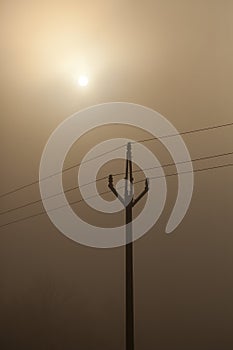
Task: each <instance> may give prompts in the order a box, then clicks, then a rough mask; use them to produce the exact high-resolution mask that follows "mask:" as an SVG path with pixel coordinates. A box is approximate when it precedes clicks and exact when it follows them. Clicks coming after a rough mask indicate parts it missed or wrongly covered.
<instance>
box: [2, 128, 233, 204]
mask: <svg viewBox="0 0 233 350" xmlns="http://www.w3.org/2000/svg"><path fill="white" fill-rule="evenodd" d="M232 125H233V122H231V123H225V124H219V125H214V126H208V127H204V128H199V129H193V130H188V131H183V132H180V133H177V134H171V135H163V136H160V137H152V138H148V139H142V140H138V141H134V142H132V143H144V142H147V141H148V142H149V141H152V140H160V139H163V138H169V137H175V136H179V135H187V134H192V133H197V132H202V131H209V130H214V129H219V128H223V127H229V126H232ZM123 147H125V145H122V146H119V147H116V148H113V149H111V150H109V151H106V152H104V153H101V154H99V155H97V156H96V157H93V158H90V159H88V160H86V161H84V162H80V163H77V164H74V165H72V166H69V167H67V168H65V169H63V170H62V171H59V172H56V173H53V174H51V175H49V176H46V177H45V178H42V179H40V180H35V181H32V182H30V183H28V184H25V185H22V186H20V187H18V188H15V189H13V190H11V191H8V192H5V193H2V194H0V198H3V197H5V196H8V195H10V194H13V193H15V192H18V191H20V190H23V189H25V188H27V187H30V186H33V185H36V184H38V183H39V182H41V181H45V180H47V179H49V178H51V177H53V176H57V175H59V174H61V173H64V172H66V171H69V170H71V169H74V168H76V167H79V166H80V165H81V164H85V163H88V162H91V161H93V160H95V159H97V158H100V157H103V156H104V155H106V154H109V153H112V152H114V151H116V150H118V149H121V148H123Z"/></svg>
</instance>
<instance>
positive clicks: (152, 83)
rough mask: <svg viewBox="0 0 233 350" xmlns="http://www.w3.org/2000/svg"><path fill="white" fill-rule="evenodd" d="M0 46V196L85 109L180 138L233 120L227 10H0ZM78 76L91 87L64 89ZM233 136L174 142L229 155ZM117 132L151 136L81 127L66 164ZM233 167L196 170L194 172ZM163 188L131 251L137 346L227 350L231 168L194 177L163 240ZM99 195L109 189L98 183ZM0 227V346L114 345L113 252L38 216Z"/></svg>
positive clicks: (150, 5)
mask: <svg viewBox="0 0 233 350" xmlns="http://www.w3.org/2000/svg"><path fill="white" fill-rule="evenodd" d="M0 37H1V39H0V40H1V57H0V76H1V93H0V100H1V101H0V102H1V104H0V106H1V148H0V152H1V184H0V193H4V192H6V191H10V190H11V189H14V188H17V187H18V186H21V185H24V184H26V183H29V182H31V181H34V180H36V179H38V170H39V163H40V158H41V154H42V151H43V148H44V146H45V144H46V142H47V140H48V138H49V136H50V134H51V133H52V131H53V130H54V129H55V128H56V127H57V126H58V125H59V124H60V123H61V122H62V121H63V120H65V119H66V118H67V117H68V116H70V115H71V114H73V113H75V112H76V111H78V110H80V109H82V108H85V107H88V106H92V105H94V104H99V103H103V102H111V101H126V102H133V103H137V104H141V105H145V106H148V107H150V108H153V109H155V110H156V111H158V112H160V113H161V114H162V115H164V116H165V117H166V118H167V119H168V120H170V121H171V122H172V123H173V125H174V126H175V127H176V128H177V129H178V130H179V131H186V130H191V129H196V128H202V127H206V126H211V125H218V124H222V123H229V122H232V120H233V119H232V116H233V113H232V112H233V99H232V91H233V2H232V1H230V0H205V1H203V0H202V1H201V0H195V1H194V0H189V1H185V0H175V1H174V0H151V1H148V0H146V1H138V0H134V1H122V0H118V1H94V0H92V1H88V0H87V1H85V2H84V1H71V0H66V1H63V0H61V1H29V0H19V1H16V0H1V1H0ZM83 70H85V71H86V72H87V73H88V75H89V78H90V84H89V86H88V87H87V88H86V89H81V88H79V87H78V86H77V85H76V84H75V82H74V77H75V76H76V75H77V74H79V73H80V72H82V71H83ZM232 131H233V128H225V129H218V130H215V131H211V132H204V133H198V134H193V135H186V136H185V137H184V140H185V142H186V144H187V147H188V149H189V151H190V154H191V157H192V158H197V157H202V156H206V155H207V156H208V155H212V154H216V153H223V152H230V151H233V138H232ZM122 136H124V137H131V138H134V139H141V138H145V137H149V135H148V134H146V133H145V132H143V131H141V130H137V129H133V128H126V127H116V128H115V127H114V128H113V127H110V126H109V127H103V128H99V129H96V130H93V131H91V132H90V133H89V134H87V135H85V136H84V137H83V138H82V139H81V140H80V142H78V143H77V144H75V145H74V146H73V148H72V149H71V151H70V153H69V155H68V157H67V159H66V165H70V164H74V163H78V162H79V161H80V160H81V159H82V157H83V156H84V155H85V153H86V152H88V150H89V149H90V147H92V146H94V145H95V144H96V143H98V142H100V141H103V140H106V139H108V138H111V137H122ZM148 147H149V148H150V149H151V150H152V151H153V152H154V153H155V154H156V155H157V156H158V158H159V159H160V161H161V163H162V164H165V163H167V162H168V161H171V158H170V157H169V155H168V153H167V152H166V151H165V150H164V149H163V147H162V146H161V145H159V144H158V143H150V144H148ZM232 159H233V157H232V156H227V157H224V158H222V159H216V160H209V161H201V162H198V163H195V164H194V168H201V167H207V166H215V165H218V164H225V163H227V162H232ZM123 166H124V165H123V163H117V164H116V163H114V162H112V163H110V164H107V165H106V167H105V168H103V169H102V172H103V174H108V173H109V171H110V170H112V171H113V172H114V171H116V170H117V169H118V171H119V168H122V169H121V170H122V171H123V170H124V168H123ZM173 170H174V169H173ZM100 175H101V174H100ZM76 176H77V173H76V172H73V173H69V174H68V175H67V177H66V178H64V184H65V186H66V187H69V186H70V185H73V184H74V183H75V181H76V180H77V179H76ZM167 185H168V197H167V202H166V207H165V210H164V212H163V213H162V216H161V217H160V219H159V221H158V222H157V223H156V225H155V226H154V227H153V229H151V230H150V232H148V233H147V234H146V235H144V236H143V237H142V238H141V239H139V240H138V241H136V242H135V245H134V247H135V330H136V331H135V333H136V339H135V344H136V347H135V348H136V349H137V350H145V349H146V350H147V349H148V350H150V349H160V350H171V349H177V350H178V349H179V350H184V349H188V350H196V349H203V350H208V349H211V350H215V349H216V350H219V349H222V350H230V349H232V347H233V335H232V325H233V303H232V295H233V279H232V263H233V255H232V248H233V237H232V224H233V219H232V199H233V186H232V169H231V168H223V169H218V170H211V171H207V172H203V173H196V174H195V184H194V186H195V187H194V193H193V199H192V202H191V205H190V208H189V210H188V212H187V215H186V216H185V218H184V220H183V221H182V223H181V224H180V225H179V227H178V228H177V229H176V230H175V232H174V233H173V234H172V235H170V236H167V235H166V234H165V227H166V223H167V221H168V218H169V215H170V212H171V210H172V207H173V205H174V200H175V197H176V193H177V179H176V178H168V179H167ZM98 186H99V187H98V188H99V190H100V191H104V190H106V189H107V183H105V182H101V184H98ZM76 196H77V197H78V196H79V193H76V192H74V193H72V194H70V196H69V199H70V200H73V199H74V198H76ZM38 198H40V195H39V189H38V186H33V187H30V188H27V189H25V190H23V191H20V192H17V193H15V194H14V195H13V194H12V195H11V196H9V197H6V198H3V199H1V210H5V209H8V208H12V207H14V206H17V205H20V204H24V203H26V202H28V201H31V200H36V199H38ZM106 198H108V199H109V200H110V199H111V198H112V197H111V196H110V195H109V196H108V197H106ZM142 204H143V203H142ZM142 204H141V206H140V207H139V209H138V211H140V209H141V208H142ZM42 209H43V207H42V204H36V205H33V206H31V207H28V208H24V209H20V210H18V211H17V212H13V213H9V214H6V215H4V216H1V218H0V221H1V222H0V225H2V224H4V223H7V222H9V221H12V220H15V219H18V218H21V217H24V216H28V215H31V214H35V213H37V212H39V211H41V210H42ZM74 210H77V212H79V213H80V215H82V216H83V217H86V218H89V219H90V220H92V222H97V223H99V224H103V222H104V225H106V226H108V225H109V224H111V223H112V222H114V224H116V225H117V224H120V223H121V222H122V218H123V217H122V215H121V214H120V215H116V216H114V218H113V217H110V216H108V217H107V216H106V215H105V217H103V216H102V215H98V214H97V213H94V212H90V210H89V209H88V208H87V207H86V206H85V204H79V206H76V207H74ZM0 230H1V233H0V276H1V283H0V300H1V302H0V304H1V309H0V310H1V311H0V320H1V327H0V328H1V331H0V347H1V349H4V350H8V349H9V350H11V349H12V350H14V349H24V350H27V349H35V350H37V349H38V350H42V349H43V350H46V349H49V350H53V349H56V350H64V349H67V350H74V349H82V350H97V349H98V350H99V349H101V350H105V349H106V350H119V349H124V248H123V247H121V248H115V249H94V248H88V247H85V246H81V245H79V244H77V243H75V242H73V241H71V240H69V239H68V238H66V237H65V236H64V235H62V234H61V233H60V232H59V231H58V230H57V229H56V228H55V227H54V226H53V224H52V223H51V222H50V220H49V218H48V216H47V215H43V216H41V217H36V218H33V219H30V220H26V221H22V222H20V223H18V224H12V225H9V226H7V227H4V228H1V229H0Z"/></svg>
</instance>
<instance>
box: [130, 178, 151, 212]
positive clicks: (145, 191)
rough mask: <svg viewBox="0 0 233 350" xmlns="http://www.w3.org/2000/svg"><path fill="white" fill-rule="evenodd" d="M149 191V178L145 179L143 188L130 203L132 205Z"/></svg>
mask: <svg viewBox="0 0 233 350" xmlns="http://www.w3.org/2000/svg"><path fill="white" fill-rule="evenodd" d="M148 191H149V180H148V179H146V180H145V188H144V190H143V191H142V192H141V193H140V194H139V195H138V196H137V198H135V199H133V202H132V205H133V207H134V206H135V205H136V204H137V203H138V202H139V201H140V200H141V199H142V198H143V197H144V196H145V195H146V194H147V192H148Z"/></svg>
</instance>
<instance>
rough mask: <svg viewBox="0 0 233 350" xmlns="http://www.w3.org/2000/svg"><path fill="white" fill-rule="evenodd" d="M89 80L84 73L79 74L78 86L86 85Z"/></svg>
mask: <svg viewBox="0 0 233 350" xmlns="http://www.w3.org/2000/svg"><path fill="white" fill-rule="evenodd" d="M88 82H89V79H88V77H87V76H86V75H80V76H79V78H78V84H79V86H87V85H88Z"/></svg>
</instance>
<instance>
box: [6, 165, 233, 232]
mask: <svg viewBox="0 0 233 350" xmlns="http://www.w3.org/2000/svg"><path fill="white" fill-rule="evenodd" d="M232 166H233V163H227V164H223V165H216V166H213V167H208V168H201V169H194V170H193V173H197V172H203V171H209V170H214V169H221V168H227V167H232ZM187 173H192V171H184V172H179V173H177V172H176V173H172V174H167V175H163V176H157V177H151V178H150V179H159V178H162V177H164V178H166V177H171V176H176V175H182V174H187ZM144 181H145V179H144V180H139V181H136V182H135V183H134V184H135V185H136V184H139V183H141V182H144ZM107 193H111V191H104V192H101V193H99V194H98V195H93V196H90V197H87V198H82V199H80V200H77V201H74V202H71V203H69V204H68V205H72V204H77V203H80V202H83V201H86V200H88V199H91V198H95V197H99V196H100V195H104V194H107ZM68 205H67V204H66V205H63V206H60V207H57V208H53V209H50V210H47V211H45V210H44V211H42V212H40V213H37V214H33V215H30V216H27V217H24V218H21V219H17V220H14V221H10V222H8V223H6V224H3V225H1V226H0V228H2V227H6V226H9V225H11V224H15V223H18V222H21V221H25V220H28V219H31V218H34V217H37V216H40V215H43V214H46V213H47V212H50V211H54V210H58V209H61V208H63V207H66V206H68Z"/></svg>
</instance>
